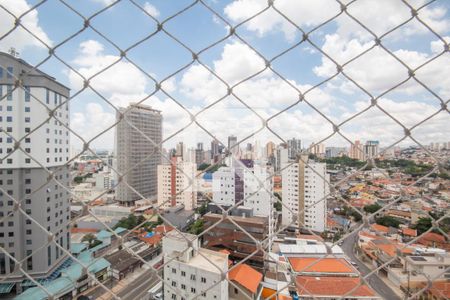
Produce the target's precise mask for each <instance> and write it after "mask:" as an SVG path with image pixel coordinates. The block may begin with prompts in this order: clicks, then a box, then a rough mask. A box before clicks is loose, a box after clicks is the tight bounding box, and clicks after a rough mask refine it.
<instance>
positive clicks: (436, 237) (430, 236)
mask: <svg viewBox="0 0 450 300" xmlns="http://www.w3.org/2000/svg"><path fill="white" fill-rule="evenodd" d="M422 240H424V241H429V242H436V243H445V237H444V236H443V235H440V234H437V233H434V232H427V233H425V234H424V235H422V236H421V237H420V239H419V242H420V241H422Z"/></svg>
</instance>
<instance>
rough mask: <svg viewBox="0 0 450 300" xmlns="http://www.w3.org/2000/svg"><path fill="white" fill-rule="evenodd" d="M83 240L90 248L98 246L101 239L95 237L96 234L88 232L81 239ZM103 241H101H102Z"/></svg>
mask: <svg viewBox="0 0 450 300" xmlns="http://www.w3.org/2000/svg"><path fill="white" fill-rule="evenodd" d="M81 241H82V242H87V243H88V248H89V249H90V248H92V247H95V246H97V245H98V244H99V243H98V242H100V241H99V240H97V238H96V237H95V235H93V234H92V233H88V234H86V235H85V236H83V238H82V239H81ZM100 243H101V242H100Z"/></svg>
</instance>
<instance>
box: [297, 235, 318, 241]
mask: <svg viewBox="0 0 450 300" xmlns="http://www.w3.org/2000/svg"><path fill="white" fill-rule="evenodd" d="M297 238H298V239H305V240H315V241H320V242H323V238H321V237H320V236H318V235H312V234H297Z"/></svg>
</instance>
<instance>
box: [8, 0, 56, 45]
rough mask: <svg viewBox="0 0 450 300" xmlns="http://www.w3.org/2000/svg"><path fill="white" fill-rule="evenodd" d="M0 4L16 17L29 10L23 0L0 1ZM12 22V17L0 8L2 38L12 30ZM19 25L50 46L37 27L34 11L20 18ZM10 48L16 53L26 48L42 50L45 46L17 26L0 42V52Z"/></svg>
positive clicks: (44, 35)
mask: <svg viewBox="0 0 450 300" xmlns="http://www.w3.org/2000/svg"><path fill="white" fill-rule="evenodd" d="M1 4H2V5H3V6H4V7H5V8H6V9H7V10H8V11H10V12H11V13H12V14H13V15H14V16H16V17H19V16H20V15H22V14H23V13H25V12H26V11H28V10H29V9H30V8H31V6H30V5H29V4H28V3H27V2H26V1H25V0H3V1H1ZM14 22H15V19H14V17H12V16H11V15H10V14H9V13H7V12H6V11H5V10H4V9H2V8H0V36H3V35H4V34H6V33H7V32H8V31H9V30H11V29H12V28H14ZM21 24H22V25H23V26H24V27H26V28H27V29H28V30H29V31H30V32H32V33H33V34H34V35H35V36H37V37H38V38H39V39H41V40H42V41H43V42H44V43H46V44H47V45H50V46H51V45H52V41H51V40H50V38H49V37H48V36H47V34H46V33H45V32H44V30H43V29H42V28H41V27H40V25H39V16H38V12H37V11H36V10H32V11H30V12H28V13H27V14H26V15H25V16H24V17H23V18H21ZM11 47H14V48H15V49H16V50H18V51H22V50H23V49H25V48H27V47H41V48H42V47H45V46H44V45H43V44H42V43H41V42H40V41H39V40H38V39H36V38H34V37H33V36H32V35H30V34H29V33H28V32H26V31H25V29H23V28H22V27H20V26H19V27H17V28H16V29H15V30H14V31H13V32H12V33H10V34H9V35H8V36H6V37H5V38H3V39H2V40H0V51H7V50H8V49H9V48H11Z"/></svg>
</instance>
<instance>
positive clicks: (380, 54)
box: [313, 34, 450, 97]
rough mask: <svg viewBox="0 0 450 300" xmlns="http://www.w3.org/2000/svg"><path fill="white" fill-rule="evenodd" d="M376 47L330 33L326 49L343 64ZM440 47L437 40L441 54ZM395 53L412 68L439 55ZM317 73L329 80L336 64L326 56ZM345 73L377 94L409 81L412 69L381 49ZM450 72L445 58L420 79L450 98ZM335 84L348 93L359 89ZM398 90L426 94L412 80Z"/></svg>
mask: <svg viewBox="0 0 450 300" xmlns="http://www.w3.org/2000/svg"><path fill="white" fill-rule="evenodd" d="M372 45H373V42H365V43H364V42H361V41H359V40H357V39H351V40H350V41H348V40H346V39H344V38H342V37H341V36H340V35H338V34H330V35H326V37H325V43H324V45H323V47H322V50H323V51H324V52H326V53H327V54H328V55H329V56H331V57H332V58H333V59H334V60H335V61H337V63H339V64H341V65H342V64H344V63H346V62H348V61H349V60H350V59H352V58H354V57H356V56H357V55H358V54H360V53H362V52H364V51H365V50H366V49H368V48H369V47H370V46H372ZM439 45H440V46H439ZM439 47H440V48H441V49H442V47H443V43H442V42H441V41H434V42H432V43H431V45H430V48H431V49H432V52H435V51H438V49H439ZM392 53H393V54H395V56H397V57H398V58H399V59H401V60H402V61H403V62H404V63H405V64H406V65H408V66H409V67H410V68H411V69H415V68H417V67H419V66H420V65H422V64H423V63H425V62H426V61H427V60H429V59H430V58H431V57H433V56H435V55H436V53H433V54H428V53H423V52H419V51H412V50H404V49H399V50H395V51H392ZM313 71H314V73H315V74H316V75H317V76H320V77H323V78H328V77H330V76H332V75H334V74H335V73H336V65H335V64H334V63H333V62H332V61H331V60H329V59H328V58H326V57H322V64H321V65H320V66H317V67H315V68H314V69H313ZM344 71H345V73H346V74H347V75H349V76H350V77H351V78H352V79H354V80H355V81H356V82H357V83H358V84H360V85H361V86H362V87H363V88H365V89H367V90H368V91H369V92H372V93H374V94H375V95H378V93H381V92H384V91H386V90H388V89H389V88H391V87H393V86H395V85H396V84H398V83H400V82H401V81H403V80H405V79H407V78H408V69H407V68H406V67H405V66H403V65H402V64H401V63H400V62H398V61H397V60H396V59H395V58H393V57H392V56H391V55H390V54H388V53H387V52H386V51H385V50H384V49H382V48H380V47H375V48H374V49H371V50H370V51H369V52H367V53H366V54H364V55H363V56H361V57H359V58H358V59H356V60H354V61H352V62H351V63H349V64H348V65H346V66H345V67H344ZM449 73H450V57H449V56H448V55H443V56H441V57H439V58H437V59H436V61H433V62H431V63H429V64H428V65H426V66H424V67H423V68H420V69H419V70H418V71H417V72H416V76H417V78H419V79H420V80H423V81H424V82H425V83H426V84H427V85H429V87H431V88H433V89H436V90H437V91H441V92H442V95H444V96H447V97H448V96H450V93H449V88H448V87H449V84H450V78H449V76H448V74H449ZM334 84H336V85H338V86H339V87H340V88H341V90H342V91H344V92H348V91H349V88H350V89H353V90H355V89H357V87H355V86H354V85H351V84H350V85H349V84H348V82H346V81H341V82H339V83H334ZM396 91H403V92H407V93H409V94H411V93H415V92H420V91H423V88H421V87H420V86H419V85H417V84H416V83H415V82H414V81H413V80H410V81H408V82H407V83H405V84H404V85H402V86H400V87H397V88H396Z"/></svg>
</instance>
